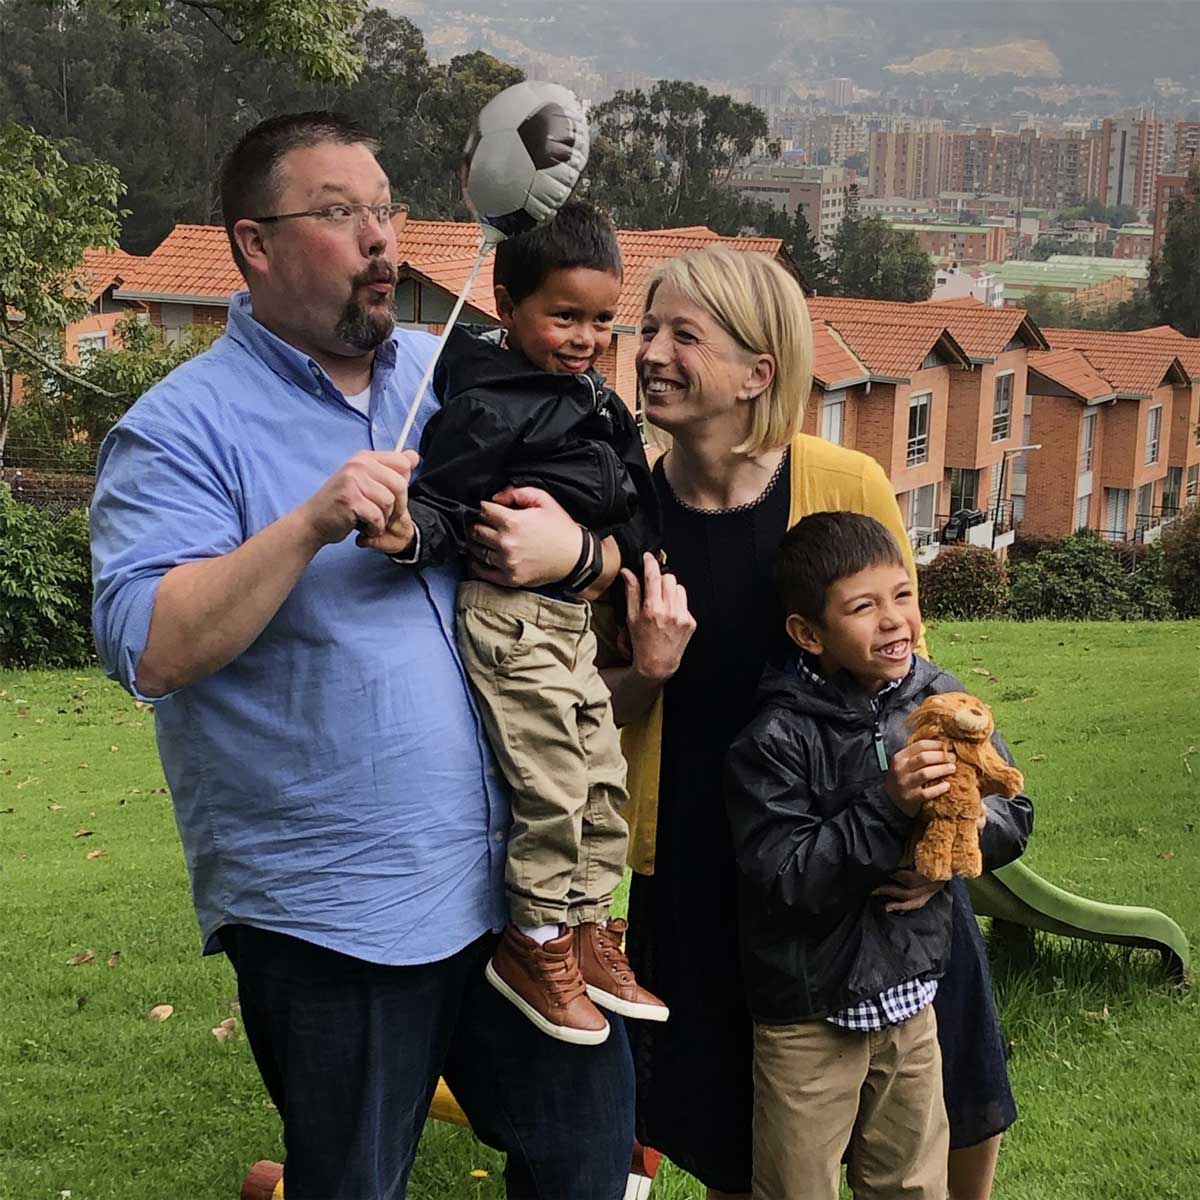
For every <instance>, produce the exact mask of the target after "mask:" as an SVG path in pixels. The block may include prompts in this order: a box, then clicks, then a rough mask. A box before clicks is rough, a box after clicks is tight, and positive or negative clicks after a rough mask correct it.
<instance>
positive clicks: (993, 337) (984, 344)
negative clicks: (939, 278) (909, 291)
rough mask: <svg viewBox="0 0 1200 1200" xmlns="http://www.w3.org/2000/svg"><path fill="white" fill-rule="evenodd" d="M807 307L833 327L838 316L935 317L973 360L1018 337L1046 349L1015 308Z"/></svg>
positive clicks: (840, 303)
mask: <svg viewBox="0 0 1200 1200" xmlns="http://www.w3.org/2000/svg"><path fill="white" fill-rule="evenodd" d="M809 307H810V309H811V310H812V312H813V313H814V315H818V316H827V317H828V318H829V319H830V320H832V321H834V322H835V323H836V321H837V319H838V317H839V316H844V315H847V314H849V315H851V316H854V317H856V318H862V319H866V320H875V319H883V318H886V319H889V320H893V321H899V322H918V323H919V322H926V321H927V320H928V318H927V316H925V315H923V314H928V313H933V314H936V317H937V320H938V321H939V322H940V323H941V324H942V325H944V326H945V327H946V328H947V329H949V330H950V332H951V334H952V335H953V336H954V339H955V341H957V342H958V343H959V345H960V346H962V348H963V349H964V350H966V352H967V353H968V354H969V355H970V356H971V357H972V358H973V359H976V360H985V361H991V360H993V359H995V358H996V356H997V355H999V354H1002V353H1003V352H1004V348H1005V347H1006V346H1007V345H1008V344H1009V342H1011V341H1012V340H1013V339H1014V338H1016V337H1017V336H1018V335H1022V334H1023V336H1024V338H1025V340H1026V341H1027V342H1028V343H1029V344H1030V345H1031V347H1039V348H1041V349H1045V348H1046V343H1045V340H1044V339H1043V338H1042V337H1041V335H1040V333H1039V331H1038V328H1037V326H1036V325H1034V324H1033V322H1032V321H1030V320H1029V318H1028V316H1027V315H1026V313H1025V312H1024V310H1022V309H1019V308H990V307H988V306H987V305H986V304H980V303H978V302H977V301H974V300H971V301H970V302H969V303H967V304H962V303H956V302H954V301H942V300H926V301H924V302H922V303H919V304H908V303H905V302H904V301H901V300H859V299H855V298H853V297H848V296H816V297H813V299H812V300H810V301H809Z"/></svg>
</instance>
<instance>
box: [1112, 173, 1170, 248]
mask: <svg viewBox="0 0 1200 1200" xmlns="http://www.w3.org/2000/svg"><path fill="white" fill-rule="evenodd" d="M1159 178H1162V177H1161V176H1160V177H1159ZM1153 242H1154V226H1153V225H1122V226H1121V228H1120V229H1119V230H1118V231H1117V236H1116V240H1115V241H1114V242H1113V248H1112V253H1113V258H1143V259H1145V258H1149V257H1150V248H1151V246H1152V245H1153Z"/></svg>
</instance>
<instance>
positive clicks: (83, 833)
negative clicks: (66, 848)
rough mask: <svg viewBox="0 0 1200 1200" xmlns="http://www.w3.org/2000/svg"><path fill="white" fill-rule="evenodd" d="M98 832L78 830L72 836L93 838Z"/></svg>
mask: <svg viewBox="0 0 1200 1200" xmlns="http://www.w3.org/2000/svg"><path fill="white" fill-rule="evenodd" d="M95 832H96V831H95V830H94V829H77V830H75V832H74V833H73V834H72V835H71V836H72V837H91V836H92V834H93V833H95Z"/></svg>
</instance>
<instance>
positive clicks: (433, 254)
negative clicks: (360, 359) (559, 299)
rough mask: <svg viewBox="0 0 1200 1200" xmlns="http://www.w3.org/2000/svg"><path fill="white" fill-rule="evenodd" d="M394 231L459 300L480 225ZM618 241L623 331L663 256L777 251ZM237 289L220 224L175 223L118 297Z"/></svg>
mask: <svg viewBox="0 0 1200 1200" xmlns="http://www.w3.org/2000/svg"><path fill="white" fill-rule="evenodd" d="M394 227H395V229H396V236H397V259H398V261H399V262H400V263H401V264H406V265H408V266H410V267H412V268H413V269H414V270H416V271H417V272H419V273H421V274H423V275H425V276H426V277H427V278H429V279H430V280H432V281H433V282H435V283H437V284H438V285H439V286H441V287H444V288H446V290H447V291H450V292H452V293H453V294H455V295H457V294H458V290H459V288H461V287H462V285H463V284H464V283H465V282H466V279H467V275H468V273H469V272H470V269H471V267H472V265H473V264H474V262H475V255H476V252H477V251H478V249H479V226H478V225H476V224H474V223H471V222H466V221H417V220H412V219H411V218H409V217H408V216H407V214H400V215H399V216H397V217H396V218H395V220H394ZM617 240H618V241H619V242H620V245H621V253H622V256H623V257H624V260H625V284H624V287H623V288H622V290H621V299H620V302H619V304H618V306H617V315H616V323H617V325H618V326H625V327H633V326H636V325H637V323H638V320H639V319H640V317H641V315H642V304H643V302H644V300H645V294H646V284H647V282H648V281H649V278H650V275H651V273H652V272H653V271H654V270H655V268H657V267H658V266H659V265H660V264H661V263H663V262H665V261H666V260H667V259H670V258H674V257H675V256H676V255H679V254H684V253H686V252H687V251H689V250H699V249H701V248H703V247H704V246H708V245H712V244H713V243H716V242H719V243H721V244H723V245H727V246H732V247H733V248H734V249H736V250H741V251H751V250H753V251H758V252H760V253H764V254H768V255H770V256H772V257H775V256H776V255H779V254H780V253H781V252H782V249H783V243H782V241H781V240H780V239H779V238H751V237H744V238H743V237H722V236H721V235H720V234H717V233H714V232H713V231H712V230H711V229H706V228H704V226H702V225H696V226H688V227H687V228H683V229H653V230H619V231H618V233H617ZM435 268H436V269H435ZM243 286H244V285H243V283H242V277H241V275H240V274H239V273H238V270H237V267H236V266H235V265H234V262H233V256H232V255H231V254H230V252H229V243H228V241H227V239H226V237H225V230H224V229H223V228H222V227H221V226H219V225H177V226H176V227H175V228H174V229H173V230H172V231H171V232H170V233H169V234H168V235H167V236H166V238H164V239H163V242H162V243H161V245H159V246H158V248H157V249H156V250H155V251H154V253H153V254H151V255H149V256H148V257H147V258H144V259H139V260H136V267H135V269H133V270H131V272H130V275H129V277H128V278H126V279H125V280H124V283H123V286H122V288H121V289H120V294H121V295H122V296H123V297H126V298H131V299H166V300H177V301H180V302H185V303H187V302H190V303H213V304H223V303H227V301H228V298H229V296H230V295H231V294H232V293H233V292H235V291H238V290H239V289H240V288H242V287H243ZM470 302H471V304H472V305H473V307H475V308H477V309H480V310H481V311H484V312H487V313H489V314H492V315H494V313H495V307H494V305H493V304H492V300H491V261H490V259H489V260H488V261H487V262H486V263H485V264H484V267H483V269H482V270H481V271H480V275H479V279H478V280H477V281H476V284H475V287H474V288H473V289H472V293H471V297H470Z"/></svg>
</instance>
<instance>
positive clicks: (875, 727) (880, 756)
mask: <svg viewBox="0 0 1200 1200" xmlns="http://www.w3.org/2000/svg"><path fill="white" fill-rule="evenodd" d="M871 729H872V731H873V733H874V735H875V760H876V762H878V763H879V769H880V771H881V772H883V774H885V775H886V774H887V772H888V756H887V747H886V746H885V745H884V744H883V731H882V730H881V729H880V728H879V714H878V713H876V714H875V716H874V718H873V719H872V722H871Z"/></svg>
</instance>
